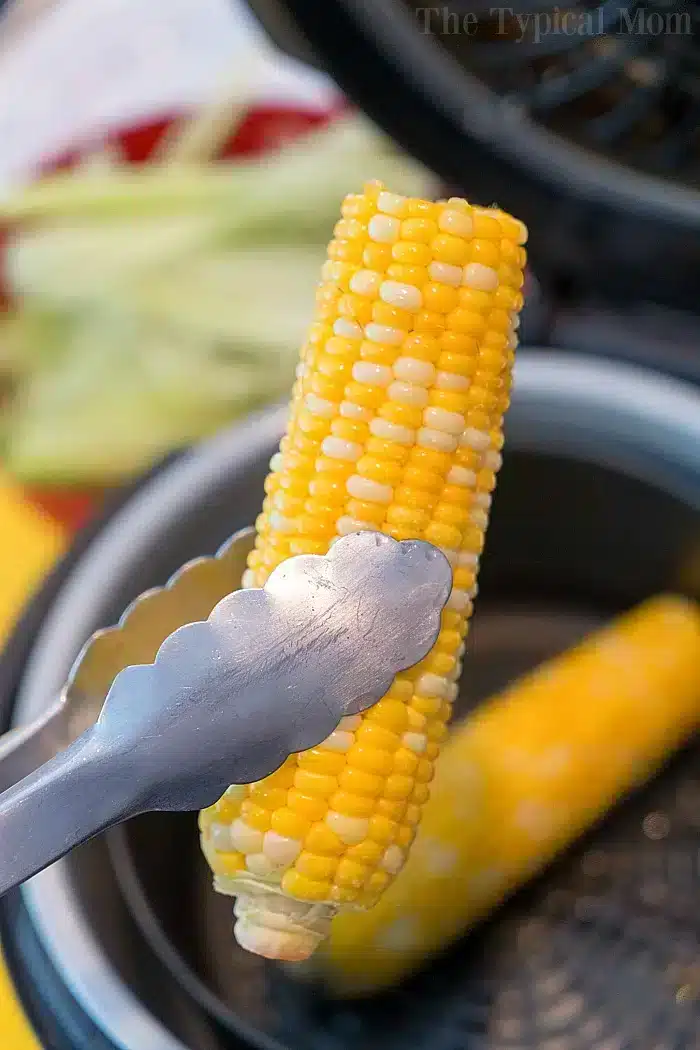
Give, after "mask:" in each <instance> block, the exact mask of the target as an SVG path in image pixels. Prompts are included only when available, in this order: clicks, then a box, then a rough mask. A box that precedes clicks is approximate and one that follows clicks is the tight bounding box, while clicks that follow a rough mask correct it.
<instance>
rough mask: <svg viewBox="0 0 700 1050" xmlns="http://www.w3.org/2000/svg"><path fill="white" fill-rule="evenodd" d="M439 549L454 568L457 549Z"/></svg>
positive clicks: (457, 554)
mask: <svg viewBox="0 0 700 1050" xmlns="http://www.w3.org/2000/svg"><path fill="white" fill-rule="evenodd" d="M447 480H448V481H449V480H450V479H449V475H448V478H447ZM440 550H441V551H442V553H443V554H444V555H445V557H446V558H447V560H448V562H449V563H450V565H451V566H452V568H453V569H454V568H455V566H456V565H457V564H458V559H459V551H456V550H452V548H451V547H441V548H440Z"/></svg>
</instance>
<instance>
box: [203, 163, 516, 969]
mask: <svg viewBox="0 0 700 1050" xmlns="http://www.w3.org/2000/svg"><path fill="white" fill-rule="evenodd" d="M334 234H335V236H334V239H333V240H332V241H331V243H330V246H329V250H328V261H327V262H326V263H325V265H324V268H323V271H322V281H321V284H320V285H319V288H318V293H317V299H316V313H315V319H314V322H313V324H312V325H311V329H310V331H309V335H308V340H307V342H306V344H305V346H304V347H303V350H302V355H301V363H300V366H299V369H298V379H297V382H296V385H295V387H294V390H293V398H292V408H291V415H290V419H289V424H288V428H287V433H286V436H285V437H284V438H283V440H282V442H281V445H280V451H279V453H278V454H276V455H275V456H274V458H273V460H272V463H271V473H270V475H269V476H268V479H267V482H266V494H267V495H266V499H265V502H264V505H263V511H262V514H261V515H260V517H259V518H258V521H257V523H256V524H257V542H256V546H255V550H254V551H253V552H252V554H251V556H250V559H249V563H248V570H247V572H246V574H245V577H244V581H243V584H244V586H262V585H263V584H264V582H265V581H266V579H267V577H268V575H269V574H270V572H271V571H272V570H273V569H274V568H275V566H277V565H278V564H280V562H282V561H284V559H285V558H287V557H290V556H293V555H298V554H324V553H325V552H326V551H327V550H328V548H329V545H330V544H331V543H332V541H333V540H334V539H335V538H337V537H338V536H342V535H345V534H347V533H349V532H353V531H358V530H362V529H375V530H381V531H383V532H385V533H388V534H389V535H391V536H393V537H394V538H396V539H425V540H428V541H430V542H432V543H433V544H435V545H436V546H439V547H440V548H441V549H442V550H443V551H444V552H445V553H446V554H447V556H448V558H449V559H450V561H451V564H452V566H453V590H452V595H451V598H450V601H449V606H448V608H447V609H446V610H445V612H444V614H443V621H442V631H441V634H440V637H439V640H438V642H437V644H436V646H435V648H434V649H433V651H432V652H431V654H430V655H429V656H428V657H427V658H426V659H425V660H423V661H422V662H421V663H420V664H418V665H416V667H414V668H413V669H411V670H410V672H408V673H405V674H402V675H399V676H398V677H397V678H396V680H395V682H394V684H393V686H392V688H391V689H390V691H389V693H388V694H387V695H386V697H385V698H384V699H383V700H381V701H380V702H379V703H378V704H377V705H376V706H375V707H373V708H372V709H370V710H369V711H368V712H367V713H366V714H364V715H362V716H353V717H350V718H346V719H343V721H342V722H341V724H340V725H339V726H338V728H337V730H336V731H335V732H334V733H333V734H332V735H331V736H330V737H329V738H328V739H327V740H325V741H324V742H323V743H322V744H321V745H320V746H319V747H316V748H313V749H312V750H310V751H308V752H305V753H303V754H300V755H295V756H293V757H291V758H290V759H289V760H288V761H287V762H285V764H284V765H283V766H282V768H281V769H279V770H278V771H277V772H276V773H274V774H273V775H272V776H270V777H267V778H266V779H265V780H263V781H261V782H259V783H257V784H253V785H250V786H248V787H243V788H241V787H235V788H231V789H230V790H229V791H228V792H227V794H226V795H225V796H224V798H222V799H221V800H220V801H219V803H217V805H215V806H214V807H212V808H211V809H209V810H207V811H205V812H204V813H203V814H202V815H201V819H200V827H201V831H202V844H203V849H204V853H205V855H206V857H207V859H208V861H209V863H210V865H211V868H212V869H213V872H214V875H215V887H216V888H217V889H218V890H219V891H220V892H222V893H229V894H232V895H236V896H237V897H238V900H237V903H236V908H235V914H236V916H237V919H238V922H237V925H236V937H237V939H238V941H239V943H241V944H242V945H243V946H244V947H247V948H250V949H251V950H253V951H255V952H258V953H260V954H264V955H267V956H270V957H274V958H283V959H292V960H293V959H302V958H305V957H307V956H308V955H309V954H310V953H311V952H312V951H313V950H314V949H315V947H316V946H317V944H318V942H319V940H321V939H322V938H323V937H324V936H325V935H326V934H327V932H328V929H329V923H330V919H331V917H332V916H333V915H334V914H335V912H336V911H337V910H338V909H342V908H366V907H371V906H372V905H373V904H374V903H376V901H377V900H378V898H379V896H380V895H381V893H382V892H383V890H384V889H385V888H386V887H387V885H388V884H389V883H390V882H391V880H392V878H393V877H394V875H395V874H396V873H397V872H398V871H399V870H400V868H401V867H402V865H403V863H404V860H405V858H406V852H407V850H408V848H409V846H410V844H411V842H412V840H413V837H414V834H415V829H416V826H417V824H418V821H419V819H420V815H421V809H422V806H423V804H424V802H425V801H426V799H427V797H428V792H429V789H428V784H429V782H430V780H431V778H432V775H433V764H434V761H435V758H436V756H437V754H438V750H439V746H440V743H441V741H442V739H443V738H444V736H445V735H446V732H447V729H446V722H447V719H448V718H449V715H450V708H451V704H452V701H453V699H454V697H455V694H456V691H457V685H456V682H457V679H458V676H459V673H460V666H461V657H462V653H463V649H464V636H465V634H466V628H467V620H468V617H469V615H470V613H471V609H472V599H473V598H474V595H475V593H476V574H477V568H478V561H479V555H480V552H481V550H482V545H483V540H484V532H485V529H486V525H487V521H488V511H489V506H490V503H491V492H492V490H493V488H494V484H495V475H496V471H497V470H498V467H499V465H500V461H501V456H500V450H501V446H502V440H503V439H502V419H503V414H504V412H505V410H506V407H507V405H508V397H509V390H510V379H511V368H512V362H513V354H514V349H515V346H516V328H517V316H518V311H519V310H520V308H521V306H522V302H523V297H522V294H521V291H520V289H521V287H522V284H523V266H524V262H525V252H524V249H523V248H522V244H523V243H524V241H525V239H526V231H525V227H524V226H523V225H522V223H520V222H518V221H517V220H515V219H513V218H511V217H510V216H509V215H506V214H505V213H503V212H501V211H498V210H496V209H484V208H476V207H471V206H470V205H469V204H468V203H467V202H466V201H464V200H461V199H456V198H454V199H451V200H449V201H445V202H439V203H430V202H427V201H423V200H418V199H409V198H405V197H401V196H398V195H396V194H393V193H389V192H387V191H386V190H385V189H384V188H383V186H382V185H381V184H374V183H373V184H370V185H368V186H366V187H365V190H364V192H363V193H362V194H360V195H352V196H349V197H347V198H346V200H345V202H344V204H343V207H342V219H341V220H340V221H339V222H338V224H337V225H336V227H335V231H334Z"/></svg>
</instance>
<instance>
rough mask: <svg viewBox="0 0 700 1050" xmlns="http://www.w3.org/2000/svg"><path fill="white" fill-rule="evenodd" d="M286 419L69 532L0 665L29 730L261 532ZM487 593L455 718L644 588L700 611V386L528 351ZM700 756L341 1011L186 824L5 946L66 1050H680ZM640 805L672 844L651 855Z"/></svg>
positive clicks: (15, 921) (149, 821) (100, 857)
mask: <svg viewBox="0 0 700 1050" xmlns="http://www.w3.org/2000/svg"><path fill="white" fill-rule="evenodd" d="M283 421H284V413H283V411H282V410H279V411H273V412H270V413H268V414H265V415H263V416H260V417H257V418H255V419H252V420H251V421H249V422H248V423H246V424H245V425H243V426H241V427H237V428H234V429H233V430H231V431H229V432H227V433H225V434H223V435H222V436H220V437H219V438H217V439H216V440H214V441H212V442H210V443H208V444H205V445H204V446H202V447H201V448H199V449H196V450H195V451H193V452H192V453H190V454H188V455H186V456H184V457H181V458H178V459H176V460H174V461H172V462H170V463H169V464H166V465H165V466H164V467H163V468H161V469H160V470H159V471H157V472H156V473H155V475H153V476H151V477H150V478H149V479H148V480H147V481H146V482H145V483H143V484H142V485H140V486H138V487H137V489H136V490H135V491H134V492H132V493H130V494H129V495H128V498H126V500H125V501H124V502H123V503H122V504H121V506H119V507H118V508H116V509H115V510H114V512H113V513H111V514H110V515H109V516H108V518H107V520H106V521H104V522H103V523H101V525H100V526H99V528H97V529H96V530H94V531H93V533H92V534H91V535H89V536H87V537H85V538H84V539H83V540H82V541H79V545H78V549H77V551H76V552H74V554H73V555H72V556H70V557H69V560H68V562H67V563H66V565H65V566H64V567H63V569H62V570H59V573H58V575H57V576H56V577H55V578H54V580H53V582H51V583H50V584H49V585H48V588H47V590H46V591H45V593H44V595H42V596H40V597H39V598H38V600H37V601H36V602H35V603H34V606H33V607H32V610H30V613H29V616H28V619H27V620H26V621H25V624H24V626H22V627H20V630H19V633H18V635H17V636H16V637H15V639H14V641H13V642H12V644H11V645H10V647H9V650H8V655H7V656H6V659H5V664H4V671H0V684H1V685H2V687H3V689H4V695H3V696H2V699H1V700H0V703H3V702H4V703H5V705H6V707H7V706H8V705H11V706H12V707H13V708H14V713H15V718H16V719H17V720H19V721H22V720H26V719H28V718H30V717H32V716H34V715H36V714H37V713H38V712H39V711H40V710H41V708H42V707H44V706H45V705H46V703H47V702H48V700H49V699H50V697H51V696H53V695H54V694H55V692H56V690H57V689H58V688H59V687H60V685H61V683H62V682H63V680H64V678H65V676H66V675H67V673H68V670H69V668H70V665H71V663H72V661H73V659H74V658H75V656H76V655H77V653H78V652H79V650H80V648H81V646H82V644H83V642H84V641H85V639H86V638H87V636H88V635H89V634H90V633H91V632H92V631H93V630H95V629H96V628H98V627H100V626H103V625H106V624H109V623H111V622H113V621H114V620H115V619H116V618H117V617H118V616H119V614H120V612H121V611H122V610H123V608H124V607H125V605H126V604H127V603H128V602H129V601H130V600H131V598H133V597H134V596H135V595H136V594H137V593H138V592H140V591H141V590H143V589H144V588H146V587H148V586H151V585H155V584H159V583H162V582H163V581H164V580H165V579H166V578H167V577H168V576H169V575H170V573H171V572H172V571H173V570H174V569H175V568H177V567H178V566H179V565H180V564H181V563H182V562H184V561H185V560H187V559H189V558H191V557H192V556H194V555H197V554H203V553H210V552H213V551H214V550H215V549H216V547H217V546H218V545H219V544H220V543H221V541H222V540H223V539H224V538H225V537H226V536H227V535H228V534H229V533H231V532H232V531H234V530H235V529H237V528H239V527H241V526H243V525H245V524H248V523H250V522H251V521H253V520H254V518H255V516H256V512H257V509H258V507H259V504H260V500H261V493H262V483H263V479H264V476H265V472H266V469H267V462H268V460H269V457H270V455H271V453H272V452H273V450H274V447H275V444H276V442H277V440H278V438H279V435H280V431H281V428H282V426H283ZM480 585H481V591H480V596H479V608H478V612H477V616H476V620H475V624H474V629H473V633H472V635H471V639H470V647H471V652H470V654H469V664H468V666H469V668H470V673H469V675H467V676H466V679H465V687H464V693H463V695H462V697H461V698H460V699H461V704H462V711H465V710H468V708H469V706H471V705H472V704H474V703H475V702H476V701H477V700H478V699H479V698H481V697H483V696H485V695H487V694H488V693H491V692H492V691H493V690H495V689H497V688H499V687H500V686H502V685H503V684H504V683H505V682H506V681H508V680H510V679H511V678H512V677H514V676H516V675H517V674H519V673H521V672H522V671H524V670H525V669H526V668H527V667H529V666H531V665H533V664H535V663H538V662H539V661H541V660H542V659H544V658H545V657H547V656H549V655H551V654H553V653H555V652H557V651H560V650H561V649H563V648H565V647H566V646H568V645H569V644H570V643H572V642H573V641H574V640H576V639H577V638H578V637H580V636H581V634H583V633H584V632H585V631H587V630H588V629H590V628H591V627H593V626H595V625H596V624H597V623H599V622H600V621H601V620H602V619H604V618H606V617H608V616H610V615H612V614H614V613H615V612H617V611H619V610H622V609H625V608H628V607H629V606H631V605H632V604H634V603H636V602H638V601H639V600H641V599H643V598H644V597H646V596H648V595H651V594H654V593H656V592H658V591H660V590H663V589H673V590H678V591H683V592H685V593H688V594H695V595H700V393H698V391H697V390H696V389H694V388H692V387H691V386H689V385H685V384H683V383H679V382H676V381H672V380H668V379H665V378H664V377H663V376H661V375H660V374H658V373H655V372H653V371H651V370H640V369H634V368H631V367H629V366H626V365H621V364H614V363H611V362H607V363H605V362H600V361H595V360H593V359H590V358H577V357H574V356H571V355H565V354H559V353H549V352H547V353H545V352H535V351H531V352H527V351H523V352H521V357H520V361H519V364H518V368H517V381H516V391H515V396H514V401H513V406H512V409H511V413H510V416H509V421H508V444H507V455H506V457H505V462H504V466H503V470H502V473H501V477H500V481H499V489H498V495H497V498H496V500H495V503H494V512H493V517H492V524H491V527H490V532H489V541H488V549H487V556H486V557H485V559H484V565H483V570H482V576H481V581H480ZM698 757H699V756H698V754H697V750H693V749H692V748H691V749H690V750H689V751H688V752H687V753H686V754H685V755H684V756H682V757H681V758H680V759H678V760H676V761H675V762H674V764H673V765H672V767H671V768H670V770H669V771H668V772H667V773H666V774H665V776H664V777H662V778H660V779H659V780H657V781H656V782H655V783H654V784H653V785H652V786H651V787H650V788H649V789H647V790H646V791H645V792H644V793H642V795H641V796H639V797H638V798H637V799H636V800H635V801H633V802H631V803H629V804H628V805H627V806H626V807H625V808H623V809H622V810H620V811H619V812H618V814H616V815H615V816H614V817H613V818H612V819H611V820H610V821H609V822H608V823H607V824H606V825H605V827H604V828H601V829H599V830H597V831H596V832H595V833H594V835H593V839H592V842H593V843H594V844H595V848H596V854H597V856H598V858H599V860H598V864H597V867H594V868H591V866H590V865H587V864H586V863H582V858H584V857H585V856H587V855H588V853H586V851H590V843H588V844H585V845H584V846H583V847H582V850H583V852H582V851H581V849H579V850H578V851H577V852H576V853H575V854H574V855H572V856H571V857H569V858H567V859H565V860H564V861H562V863H561V864H560V865H559V866H558V867H557V868H556V869H554V870H553V871H550V872H549V873H548V874H547V876H546V877H545V878H544V879H543V880H541V881H540V882H539V883H538V884H537V885H536V886H535V887H533V888H531V889H529V890H528V891H527V893H524V894H521V895H520V896H519V897H518V898H517V899H516V900H515V901H514V902H513V903H512V904H511V905H510V906H509V907H508V908H507V909H506V910H504V911H503V912H502V913H501V914H500V915H499V916H498V917H497V918H496V919H495V920H494V921H493V922H492V923H490V924H489V925H488V926H487V927H486V928H484V929H482V930H480V931H479V932H478V933H477V934H475V935H473V936H471V937H470V938H466V939H465V940H464V942H463V943H462V944H460V945H457V946H456V947H455V948H454V949H452V950H451V951H450V952H448V953H446V955H445V956H444V957H443V958H441V959H440V960H439V961H437V962H434V963H432V964H431V965H430V966H428V967H426V969H425V970H424V971H423V972H422V973H421V974H419V975H417V976H416V977H415V978H413V979H412V980H410V981H408V982H406V983H405V984H404V985H403V986H402V987H401V988H399V989H397V990H394V991H393V992H391V993H388V994H386V995H382V996H378V997H376V998H375V999H373V1000H371V1001H369V1002H362V1003H350V1004H348V1003H345V1004H338V1003H333V1002H330V1001H328V1000H326V999H325V998H324V997H323V996H322V995H321V994H320V993H319V991H318V989H315V988H309V987H306V986H304V987H302V986H300V985H298V984H297V983H295V982H293V981H291V980H290V978H289V977H288V976H286V975H285V974H284V973H283V972H281V971H280V970H279V969H278V968H276V967H275V966H274V965H271V964H268V963H265V962H263V961H262V960H260V959H257V958H255V957H253V956H250V955H248V954H246V953H244V952H242V951H240V950H238V949H237V948H236V946H235V944H234V942H233V938H232V933H231V926H232V917H231V903H230V901H229V900H226V899H224V898H221V897H218V896H215V895H214V894H213V893H212V892H211V889H210V880H209V876H208V873H207V870H206V866H205V864H204V862H203V861H202V859H201V857H200V854H199V849H198V843H197V831H196V821H195V818H194V816H192V815H171V814H162V815H161V814H155V815H150V816H147V817H143V818H139V819H138V820H136V821H133V822H131V823H130V824H128V825H125V826H124V827H123V828H122V829H118V830H117V831H116V832H113V833H111V834H110V835H109V836H107V837H106V838H102V839H97V840H95V841H93V842H91V843H88V844H87V845H86V846H85V847H83V848H82V849H80V850H78V851H76V853H75V854H74V855H72V856H71V857H70V858H69V859H67V860H65V861H62V862H60V863H59V864H57V865H54V866H53V867H52V868H50V869H48V870H47V871H46V872H43V873H42V874H41V875H40V876H38V877H37V878H36V879H34V880H32V882H30V883H29V884H28V885H27V886H25V887H24V889H23V890H22V891H21V892H19V893H16V894H13V895H11V896H10V897H9V898H8V899H6V900H5V901H3V902H2V908H1V909H0V922H1V923H2V927H1V928H0V932H1V934H2V937H3V945H4V947H5V949H6V952H7V955H8V958H9V960H10V965H11V968H12V972H13V975H14V978H15V980H16V983H17V987H18V989H19V992H20V995H21V996H22V998H23V1000H24V1002H25V1005H26V1007H27V1009H28V1012H29V1013H30V1016H31V1017H32V1019H33V1020H34V1023H35V1024H36V1026H37V1028H38V1030H39V1032H40V1034H41V1038H42V1040H43V1042H44V1044H45V1045H46V1046H47V1047H50V1048H54V1047H56V1048H57V1050H58V1048H61V1050H62V1048H63V1047H65V1048H66V1050H82V1048H83V1047H89V1048H90V1050H98V1048H99V1050H106V1048H109V1050H113V1048H114V1047H119V1048H121V1050H183V1048H188V1050H243V1048H244V1047H263V1048H267V1050H272V1048H275V1050H280V1048H285V1050H350V1048H351V1047H352V1048H353V1050H354V1048H358V1047H362V1048H363V1050H375V1048H377V1050H378V1048H380V1047H381V1048H382V1050H394V1048H396V1050H399V1048H401V1050H423V1048H425V1050H428V1047H430V1048H431V1050H432V1048H435V1050H487V1048H488V1050H496V1048H498V1050H516V1048H517V1050H530V1048H532V1050H535V1048H538V1050H637V1048H638V1050H651V1048H652V1047H659V1048H661V1047H662V1046H663V1047H668V1048H669V1050H670V1048H672V1047H675V1048H678V1050H691V1048H694V1047H696V1046H697V1041H696V1039H697V1033H698V1032H699V1031H700V1007H698V1006H697V1005H696V1004H695V1002H694V1001H693V996H692V994H691V993H690V992H687V988H690V987H691V986H692V980H691V978H690V977H688V976H686V977H683V975H688V974H692V973H694V972H696V970H694V969H693V967H700V922H699V921H698V915H700V907H699V906H698V903H697V902H698V900H699V899H700V895H699V894H698V890H699V889H700V886H699V885H698V874H699V872H698V866H697V863H696V855H697V846H698V841H700V839H699V837H698V836H699V834H700V801H699V799H700V781H698V782H696V781H695V779H694V776H695V773H696V770H697V768H698V762H697V759H698ZM693 800H695V801H693ZM652 809H653V810H662V811H663V812H664V813H665V814H666V816H667V817H668V829H669V830H668V834H667V836H666V837H665V838H664V839H663V840H657V841H653V842H652V841H650V840H649V839H648V838H646V837H645V835H644V833H643V830H642V826H643V821H644V816H645V815H646V814H647V813H648V812H649V811H650V810H652ZM612 853H614V854H615V857H616V858H617V859H616V863H615V864H614V865H613V864H612V863H611V864H607V865H606V861H605V858H606V856H610V855H611V854H612ZM620 857H622V858H623V859H625V861H626V863H624V864H622V865H620V864H619V863H618V861H619V859H620ZM669 857H673V858H674V863H673V864H670V863H667V861H668V858H669ZM679 857H680V858H681V859H683V860H684V863H683V864H678V863H675V861H676V860H677V859H678V858H679ZM601 858H602V860H601ZM685 861H687V863H685ZM652 878H653V880H654V882H655V886H656V889H655V894H654V895H653V896H649V894H648V893H646V889H647V884H648V882H649V880H650V879H652ZM681 986H682V987H683V988H685V989H686V992H685V993H684V995H685V1001H683V1002H680V1001H679V1000H678V989H679V987H681ZM635 1039H636V1040H637V1041H636V1042H635Z"/></svg>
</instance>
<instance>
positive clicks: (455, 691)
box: [445, 682, 459, 704]
mask: <svg viewBox="0 0 700 1050" xmlns="http://www.w3.org/2000/svg"><path fill="white" fill-rule="evenodd" d="M458 696H459V685H458V683H457V682H450V684H449V685H448V687H447V693H446V694H445V700H447V702H448V704H453V703H454V702H455V700H456V699H457V697H458Z"/></svg>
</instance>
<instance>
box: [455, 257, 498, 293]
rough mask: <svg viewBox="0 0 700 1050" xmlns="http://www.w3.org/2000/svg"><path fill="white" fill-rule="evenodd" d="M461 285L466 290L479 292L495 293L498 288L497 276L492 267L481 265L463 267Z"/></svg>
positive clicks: (474, 264) (471, 264) (468, 264)
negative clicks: (471, 289)
mask: <svg viewBox="0 0 700 1050" xmlns="http://www.w3.org/2000/svg"><path fill="white" fill-rule="evenodd" d="M462 284H465V285H466V286H467V288H476V289H477V290H478V291H480V292H495V291H496V289H497V288H498V274H497V273H496V271H495V270H494V269H493V267H492V266H484V265H483V263H467V265H466V266H465V267H464V275H463V277H462Z"/></svg>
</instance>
